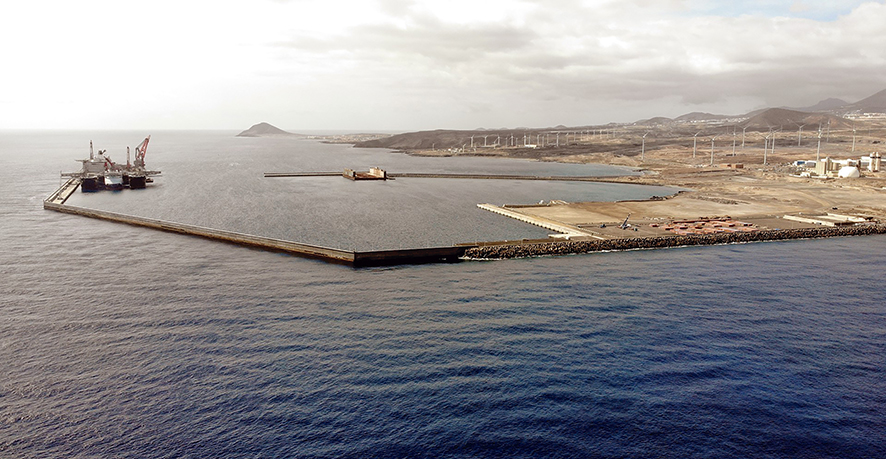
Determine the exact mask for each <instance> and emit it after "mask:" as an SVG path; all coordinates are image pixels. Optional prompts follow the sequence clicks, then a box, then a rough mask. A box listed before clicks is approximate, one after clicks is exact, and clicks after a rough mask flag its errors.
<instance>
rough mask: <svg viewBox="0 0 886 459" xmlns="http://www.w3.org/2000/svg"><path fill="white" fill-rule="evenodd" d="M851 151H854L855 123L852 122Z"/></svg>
mask: <svg viewBox="0 0 886 459" xmlns="http://www.w3.org/2000/svg"><path fill="white" fill-rule="evenodd" d="M852 151H853V152H855V123H852Z"/></svg>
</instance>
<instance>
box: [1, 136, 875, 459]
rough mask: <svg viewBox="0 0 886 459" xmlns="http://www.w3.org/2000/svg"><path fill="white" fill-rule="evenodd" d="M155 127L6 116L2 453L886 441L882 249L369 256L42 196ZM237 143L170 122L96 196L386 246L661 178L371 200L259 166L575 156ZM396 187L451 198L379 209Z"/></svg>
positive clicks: (603, 452) (690, 448)
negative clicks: (144, 224) (58, 204)
mask: <svg viewBox="0 0 886 459" xmlns="http://www.w3.org/2000/svg"><path fill="white" fill-rule="evenodd" d="M140 135H141V134H140V133H56V132H48V133H45V132H44V133H34V132H31V133H9V132H0V159H2V161H3V164H4V167H3V169H2V170H0V176H2V180H0V238H2V240H3V246H2V247H3V250H2V251H0V278H2V283H0V457H82V458H92V457H158V458H159V457H163V458H165V457H192V458H203V457H304V458H333V457H390V458H395V457H396V458H400V457H456V458H458V457H503V458H504V457H507V458H511V457H518V458H519V457H527V458H528V457H600V458H622V457H650V458H651V457H670V458H686V457H693V458H695V457H702V458H749V457H754V458H798V457H809V458H821V457H833V458H847V457H853V458H877V457H884V456H886V434H884V432H886V415H884V414H883V413H884V412H886V395H884V394H886V369H884V366H886V358H884V356H886V311H884V304H886V293H884V290H883V274H882V273H883V272H884V265H886V263H884V259H883V254H884V250H886V237H883V236H871V237H858V238H835V239H828V240H814V241H788V242H777V243H776V242H773V243H760V244H747V245H732V246H715V247H696V248H683V249H669V250H659V251H632V252H623V253H598V254H592V255H582V256H567V257H548V258H536V259H525V260H510V261H500V262H466V263H458V264H443V265H422V266H405V267H397V268H379V269H358V270H355V269H351V268H347V267H342V266H337V265H329V264H325V263H322V262H317V261H312V260H305V259H300V258H296V257H291V256H287V255H280V254H275V253H268V252H263V251H259V250H251V249H247V248H242V247H237V246H231V245H226V244H221V243H217V242H213V241H207V240H202V239H199V238H194V237H188V236H181V235H177V234H167V233H160V232H155V231H151V230H147V229H143V228H136V227H129V226H125V225H118V224H112V223H108V222H102V221H96V220H91V219H86V218H81V217H76V216H71V215H63V214H58V213H54V212H49V211H44V210H43V209H42V208H41V200H42V198H43V197H45V196H46V195H47V194H49V193H50V192H51V191H52V190H53V189H54V188H55V187H56V186H58V171H59V170H72V169H76V168H77V163H75V162H73V159H76V158H80V157H84V156H85V152H86V150H85V149H82V148H81V147H82V146H83V144H84V142H83V139H86V145H88V140H89V138H93V140H95V141H96V146H97V147H100V148H108V149H109V150H110V153H111V155H112V157H114V158H115V159H118V157H120V156H121V155H120V154H115V151H114V150H113V149H112V147H111V146H100V144H101V143H102V142H101V141H100V140H104V139H105V138H110V139H111V140H109V143H110V142H120V145H124V146H125V144H126V143H129V144H130V145H134V144H137V142H138V141H140V140H141V139H140V138H139V136H140ZM231 135H232V133H163V134H162V135H161V133H157V134H155V135H154V137H153V138H152V142H155V143H152V147H151V148H156V150H151V149H149V153H148V163H149V165H151V166H153V167H156V168H158V169H162V170H163V173H164V177H162V178H161V179H158V183H157V184H156V186H155V187H153V188H149V189H147V190H143V191H123V192H120V193H96V194H92V195H81V194H78V195H77V196H76V198H75V199H76V200H78V205H88V206H94V207H96V208H102V209H109V210H119V209H118V206H120V208H129V209H130V210H131V211H133V212H143V213H144V214H147V215H150V216H155V215H156V216H158V217H161V218H168V219H177V220H187V222H197V223H215V222H222V223H225V224H228V225H232V227H235V228H245V229H252V228H256V229H257V230H261V231H264V232H266V233H268V234H272V235H282V236H286V237H289V238H293V239H296V238H298V240H302V241H305V242H315V243H330V244H332V243H340V244H343V245H347V244H354V245H358V246H364V245H365V246H375V245H380V246H389V245H392V244H396V241H397V240H408V241H409V243H410V244H416V245H422V244H426V243H428V242H440V243H447V242H446V241H448V240H450V239H455V240H456V241H458V240H459V238H460V237H462V235H463V234H465V233H462V232H461V231H467V230H466V228H467V227H479V228H481V229H480V230H477V232H476V233H468V234H477V235H478V237H479V236H482V234H483V231H485V230H486V229H487V228H490V229H491V230H492V231H497V232H498V233H496V236H498V237H501V238H508V237H515V238H517V237H531V236H533V235H534V234H537V233H536V232H535V231H537V230H536V229H534V228H532V227H525V226H523V225H520V224H517V223H514V222H509V221H507V220H504V219H501V218H500V217H495V216H493V215H488V216H487V215H486V214H485V213H484V212H483V211H480V210H478V209H476V208H475V207H473V206H474V205H475V204H476V202H485V201H492V202H493V203H504V202H507V203H520V202H524V203H525V202H532V201H537V200H538V199H565V200H575V199H577V198H584V197H586V196H614V197H612V198H611V199H616V198H618V197H619V196H620V193H624V195H625V196H631V197H634V196H640V195H643V194H644V193H645V194H646V195H652V194H664V193H663V190H648V189H642V188H638V187H632V188H624V189H622V188H620V187H613V188H612V189H611V190H610V189H606V187H604V189H603V190H601V189H598V187H599V185H593V184H578V185H577V186H576V184H567V185H565V186H561V184H553V186H552V187H548V186H546V185H545V184H543V183H535V182H532V183H529V184H525V185H526V186H523V185H522V184H521V185H520V186H513V185H514V184H507V183H506V182H493V183H488V182H472V181H464V182H469V183H462V181H456V183H455V184H453V182H445V183H446V184H444V185H441V183H443V182H441V181H427V182H425V183H421V184H416V183H415V182H412V183H409V182H410V181H408V180H406V179H403V180H395V181H393V182H389V183H386V184H382V186H380V187H374V188H368V187H365V188H360V189H359V190H360V192H359V193H358V194H359V196H357V197H354V196H355V193H354V192H353V191H354V188H353V187H354V186H363V185H373V184H368V183H353V182H348V181H346V180H343V179H340V180H328V181H326V182H323V181H324V180H326V179H319V180H320V181H319V182H318V181H316V180H318V179H310V180H314V181H312V182H310V183H308V182H307V181H304V180H301V181H300V180H293V179H273V180H272V179H264V178H261V176H260V175H261V172H264V171H272V170H325V169H330V170H337V169H339V168H344V167H352V166H355V164H354V163H358V162H359V163H360V164H357V165H356V166H360V165H362V164H365V165H366V166H367V167H368V165H379V166H381V167H384V168H387V169H389V170H400V171H406V170H407V169H410V170H416V171H428V170H429V169H433V168H437V170H440V171H443V170H446V171H450V170H451V171H455V172H460V171H463V170H465V169H479V168H486V169H485V170H488V171H489V172H499V171H500V172H501V173H513V172H514V170H519V171H524V170H525V171H537V172H538V173H544V174H546V175H551V174H557V175H559V173H560V172H561V171H562V172H563V173H568V172H571V171H575V170H576V169H574V168H575V166H565V165H549V164H538V163H528V162H510V161H504V162H496V161H495V160H492V159H484V160H478V161H477V162H472V160H464V161H462V160H460V159H458V158H446V159H443V160H441V159H432V158H409V157H406V156H403V155H398V154H391V153H387V152H384V151H376V150H368V151H364V150H355V149H349V148H346V147H342V146H329V145H319V144H318V145H319V146H318V147H317V148H318V150H313V147H311V148H310V149H309V150H310V151H314V152H316V151H322V152H323V155H325V156H322V157H321V158H315V157H314V156H315V155H313V154H311V155H308V154H305V153H304V149H302V150H299V151H300V152H296V153H297V154H294V156H295V157H296V158H297V159H298V161H297V162H296V163H293V162H292V158H291V157H290V156H288V155H287V154H286V153H285V151H295V150H298V148H295V147H292V146H291V145H288V144H284V145H282V147H281V145H278V144H274V143H271V145H267V144H265V145H262V144H261V142H259V141H260V140H267V139H234V138H232V137H231ZM99 136H101V137H99ZM163 136H166V137H171V138H172V140H170V139H167V140H161V139H163ZM241 140H245V141H246V142H243V143H237V142H240V141H241ZM275 142H277V141H275ZM299 145H301V144H299ZM183 146H186V147H187V148H184V147H183ZM284 147H285V148H284ZM177 148H181V149H179V150H176V149H177ZM287 148H288V149H289V150H287ZM238 149H242V150H243V151H242V152H241V153H244V154H245V153H248V155H249V156H243V155H242V154H241V155H239V156H240V157H241V158H240V159H236V160H235V159H234V157H236V156H238V155H236V154H235V153H237V152H238V151H239V150H238ZM169 150H173V151H169ZM154 151H156V152H155V153H154V156H153V157H152V152H154ZM214 155H218V158H217V159H215V156H214ZM327 161H328V162H327ZM413 161H414V162H413ZM438 161H439V162H438ZM449 161H451V162H449ZM234 163H236V164H235V165H232V164H234ZM524 168H525V169H524ZM548 168H552V169H548ZM561 168H562V169H561ZM256 174H257V176H256ZM577 174H578V175H586V174H587V171H586V170H583V171H581V172H577ZM224 186H227V188H224ZM347 187H352V188H347ZM607 187H608V186H607ZM367 190H369V191H367ZM422 192H424V193H426V194H422ZM285 193H291V194H292V195H293V196H291V197H287V198H283V197H281V195H283V194H285ZM607 193H609V194H607ZM553 194H556V196H554V195H553ZM306 195H307V196H306ZM362 195H366V196H362ZM296 196H298V197H296ZM155 198H156V199H155ZM478 198H488V199H478ZM387 199H395V200H402V203H407V204H416V203H420V204H424V205H426V206H427V208H428V209H430V210H428V211H426V212H425V213H421V212H419V213H418V214H413V213H411V209H410V210H409V211H408V212H404V213H403V216H400V217H397V218H396V219H395V220H394V222H395V223H396V224H393V225H392V220H391V219H389V218H387V216H389V213H390V209H385V212H384V213H383V214H382V217H383V218H379V219H378V220H374V219H372V218H370V217H371V214H372V213H371V212H363V211H360V210H359V209H360V207H361V206H362V205H363V204H364V203H370V204H372V205H375V206H377V205H379V203H383V202H384V201H385V200H387ZM512 199H513V200H512ZM348 200H351V201H356V204H354V203H347V202H342V201H348ZM499 201H502V202H499ZM195 202H196V203H202V204H199V205H198V204H195ZM312 202H314V203H318V202H319V203H322V204H324V205H321V206H316V207H314V204H311V203H312ZM398 202H399V201H398ZM127 206H128V207H127ZM297 206H302V207H297ZM324 206H326V208H329V207H328V206H331V207H333V208H336V209H343V210H341V211H343V212H344V211H347V210H350V211H353V212H354V213H353V214H352V219H351V220H348V219H344V220H342V219H338V218H335V217H334V216H332V215H330V214H328V213H325V212H324V211H323V210H322V209H323V208H324ZM355 209H356V210H355ZM434 209H447V210H451V211H452V212H455V213H456V215H457V216H456V217H452V216H451V215H450V214H448V212H446V211H441V212H433V210H434ZM201 212H203V213H201ZM225 212H227V213H225ZM302 213H303V214H302ZM218 214H221V215H218ZM295 215H301V216H300V217H298V218H295V217H294V216H295ZM409 215H417V216H416V217H415V218H414V219H411V218H409ZM441 215H442V217H441ZM188 219H190V220H188ZM401 219H402V220H401ZM349 221H350V222H351V223H349ZM353 222H359V225H360V228H354V226H352V225H353ZM466 222H469V224H466ZM400 230H403V232H400V233H396V232H397V231H400ZM373 232H374V233H377V234H378V235H377V236H373V237H369V236H366V235H365V234H371V233H373ZM320 233H322V234H320ZM389 233H396V234H398V236H395V237H392V236H390V235H389ZM544 234H546V233H544ZM472 237H473V236H472ZM343 240H344V242H342V241H343Z"/></svg>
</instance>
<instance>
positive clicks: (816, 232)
mask: <svg viewBox="0 0 886 459" xmlns="http://www.w3.org/2000/svg"><path fill="white" fill-rule="evenodd" d="M871 234H886V225H882V224H877V225H859V226H850V227H826V228H800V229H779V230H761V231H755V232H750V233H717V234H706V235H687V236H659V237H637V238H623V239H606V240H585V241H557V242H543V243H533V244H500V245H490V246H478V247H471V248H468V249H467V250H465V254H464V256H465V258H468V259H505V258H526V257H537V256H544V255H569V254H579V253H590V252H604V251H619V250H635V249H663V248H669V247H686V246H695V245H717V244H739V243H747V242H763V241H780V240H789V239H814V238H825V237H841V236H864V235H871Z"/></svg>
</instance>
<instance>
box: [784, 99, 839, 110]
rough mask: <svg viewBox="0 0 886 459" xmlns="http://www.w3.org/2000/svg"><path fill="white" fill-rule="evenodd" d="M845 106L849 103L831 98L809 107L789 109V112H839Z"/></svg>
mask: <svg viewBox="0 0 886 459" xmlns="http://www.w3.org/2000/svg"><path fill="white" fill-rule="evenodd" d="M846 105H849V102H846V101H845V100H843V99H835V98H833V97H831V98H829V99H825V100H823V101H821V102H819V103H817V104H815V105H812V106H809V107H800V108H790V109H789V110H796V111H798V112H828V111H831V110H839V109H840V108H842V107H844V106H846Z"/></svg>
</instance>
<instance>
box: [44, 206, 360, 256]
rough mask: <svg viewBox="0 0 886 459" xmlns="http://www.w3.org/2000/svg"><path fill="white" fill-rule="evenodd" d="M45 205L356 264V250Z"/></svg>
mask: <svg viewBox="0 0 886 459" xmlns="http://www.w3.org/2000/svg"><path fill="white" fill-rule="evenodd" d="M43 208H44V209H49V210H54V211H57V212H64V213H68V214H74V215H81V216H84V217H91V218H98V219H101V220H108V221H112V222H118V223H126V224H129V225H135V226H144V227H148V228H153V229H158V230H161V231H168V232H173V233H180V234H188V235H192V236H200V237H204V238H208V239H215V240H219V241H225V242H231V243H234V244H239V245H244V246H250V247H257V248H261V249H266V250H273V251H279V252H286V253H291V254H295V255H300V256H305V257H310V258H317V259H323V260H327V261H333V262H339V263H346V264H353V263H354V252H349V251H345V250H338V249H333V248H329V247H322V246H315V245H309V244H301V243H298V242H291V241H285V240H282V239H273V238H268V237H262V236H254V235H251V234H242V233H236V232H233V231H225V230H218V229H212V228H204V227H201V226H195V225H186V224H183V223H175V222H169V221H164V220H158V219H153V218H145V217H137V216H134V215H125V214H119V213H116V212H107V211H102V210H94V209H86V208H83V207H76V206H67V205H61V204H55V203H52V202H48V201H44V202H43Z"/></svg>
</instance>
